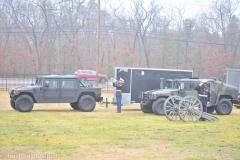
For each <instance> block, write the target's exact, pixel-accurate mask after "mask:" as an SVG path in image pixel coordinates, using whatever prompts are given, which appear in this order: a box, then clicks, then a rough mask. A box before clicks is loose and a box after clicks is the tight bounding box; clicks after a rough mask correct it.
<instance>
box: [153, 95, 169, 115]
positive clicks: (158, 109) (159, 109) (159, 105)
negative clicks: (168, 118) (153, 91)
mask: <svg viewBox="0 0 240 160" xmlns="http://www.w3.org/2000/svg"><path fill="white" fill-rule="evenodd" d="M165 100H166V98H159V99H157V100H156V101H155V102H153V105H152V110H153V112H154V113H155V114H156V115H164V114H165V112H164V102H165Z"/></svg>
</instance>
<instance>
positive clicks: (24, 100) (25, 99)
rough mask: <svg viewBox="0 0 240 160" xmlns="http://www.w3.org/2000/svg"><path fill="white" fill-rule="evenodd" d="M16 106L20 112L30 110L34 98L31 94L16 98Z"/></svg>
mask: <svg viewBox="0 0 240 160" xmlns="http://www.w3.org/2000/svg"><path fill="white" fill-rule="evenodd" d="M15 106H16V108H17V110H18V111H20V112H29V111H31V110H32V108H33V99H32V98H31V97H30V96H29V95H21V96H19V97H18V98H17V99H16V102H15Z"/></svg>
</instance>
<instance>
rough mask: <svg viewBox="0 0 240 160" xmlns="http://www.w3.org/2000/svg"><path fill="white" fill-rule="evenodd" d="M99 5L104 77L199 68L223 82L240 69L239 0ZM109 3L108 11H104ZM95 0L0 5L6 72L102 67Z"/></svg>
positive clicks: (0, 59) (6, 0) (1, 64)
mask: <svg viewBox="0 0 240 160" xmlns="http://www.w3.org/2000/svg"><path fill="white" fill-rule="evenodd" d="M110 2H111V1H109V2H101V3H102V4H101V6H105V7H101V10H100V17H101V18H100V53H99V73H103V74H107V75H109V76H113V74H114V67H140V68H161V69H181V70H185V69H186V70H193V73H194V76H198V77H204V78H207V77H222V75H223V74H224V73H225V72H226V68H239V67H240V47H239V43H240V19H239V18H240V13H239V10H240V6H239V3H240V2H239V1H238V0H212V1H211V2H210V3H209V4H208V5H207V6H204V7H203V5H201V4H200V2H201V1H198V0H195V2H198V3H199V6H198V8H199V12H198V13H196V14H195V15H194V16H193V17H189V16H187V15H186V13H187V10H186V6H187V5H188V4H186V5H184V4H183V5H182V6H173V5H171V6H167V5H165V4H159V3H157V1H156V0H151V1H145V0H129V1H128V3H129V9H128V10H126V9H125V8H124V7H123V3H122V2H121V1H119V0H116V1H114V2H113V1H112V3H110ZM113 3H114V4H115V5H113ZM106 6H107V7H106ZM97 17H98V4H97V1H96V0H88V1H86V0H52V1H50V0H26V1H22V0H1V1H0V73H7V72H11V73H21V74H29V73H34V74H42V73H47V74H55V73H58V74H73V73H74V71H76V70H77V69H93V70H95V69H96V64H97V63H96V57H97V56H96V53H97V23H98V19H97Z"/></svg>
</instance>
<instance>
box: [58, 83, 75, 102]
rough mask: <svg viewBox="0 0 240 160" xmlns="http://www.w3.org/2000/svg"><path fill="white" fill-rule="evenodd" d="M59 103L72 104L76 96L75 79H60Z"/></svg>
mask: <svg viewBox="0 0 240 160" xmlns="http://www.w3.org/2000/svg"><path fill="white" fill-rule="evenodd" d="M60 84H61V85H60V87H61V92H60V100H59V101H60V102H72V101H73V98H74V97H75V96H76V95H77V94H76V92H77V90H78V86H77V82H76V80H75V79H61V81H60Z"/></svg>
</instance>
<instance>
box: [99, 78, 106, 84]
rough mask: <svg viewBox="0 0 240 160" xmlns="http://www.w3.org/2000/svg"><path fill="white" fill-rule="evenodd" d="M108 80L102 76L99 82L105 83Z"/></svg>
mask: <svg viewBox="0 0 240 160" xmlns="http://www.w3.org/2000/svg"><path fill="white" fill-rule="evenodd" d="M106 81H107V80H106V79H105V78H101V79H100V80H99V82H100V83H105V82H106Z"/></svg>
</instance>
